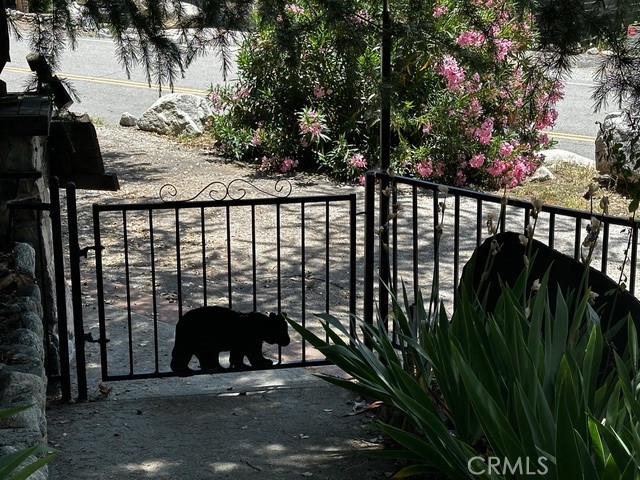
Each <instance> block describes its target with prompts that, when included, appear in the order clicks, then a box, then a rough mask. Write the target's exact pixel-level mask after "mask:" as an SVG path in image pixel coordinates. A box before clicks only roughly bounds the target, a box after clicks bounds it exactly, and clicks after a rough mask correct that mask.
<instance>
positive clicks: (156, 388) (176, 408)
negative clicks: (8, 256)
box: [48, 367, 398, 480]
mask: <svg viewBox="0 0 640 480" xmlns="http://www.w3.org/2000/svg"><path fill="white" fill-rule="evenodd" d="M327 368H329V371H330V372H331V371H332V370H331V367H327ZM313 371H314V370H313V369H282V370H272V371H262V372H246V373H233V374H218V375H211V376H197V377H189V378H168V379H160V380H154V381H136V382H114V383H112V384H109V385H102V386H101V388H98V389H97V390H96V391H94V392H92V394H91V397H93V401H91V402H87V403H82V404H71V405H50V406H49V409H48V421H49V443H50V445H51V446H54V447H55V448H57V449H59V450H60V451H61V454H60V456H59V457H58V458H57V459H56V460H55V461H54V463H53V464H52V466H51V467H50V470H51V478H52V479H60V480H66V479H70V480H73V479H85V478H91V479H144V478H153V479H185V480H196V479H218V478H221V479H222V478H232V479H234V480H242V479H269V480H278V479H282V480H285V479H295V478H305V477H309V478H318V479H336V480H338V479H340V480H372V479H382V478H389V477H390V476H391V474H392V473H393V472H394V471H396V470H397V469H398V467H397V466H396V465H395V464H394V463H393V462H391V461H388V460H380V459H376V458H372V457H369V456H367V455H366V452H367V451H371V450H374V449H380V448H382V446H383V445H382V441H383V440H382V437H381V435H380V434H379V433H378V432H377V431H376V430H375V428H374V427H373V424H372V420H373V419H372V417H371V416H370V415H369V414H367V413H359V414H354V411H357V407H358V406H357V405H354V400H356V398H355V396H354V395H352V394H350V393H349V392H346V391H344V390H341V389H338V388H336V387H333V386H331V385H330V384H328V383H327V382H325V381H323V380H320V379H318V378H316V377H315V376H313V375H312V373H313ZM316 371H317V370H316ZM333 372H335V373H337V371H335V369H334V370H333ZM103 392H105V393H106V392H108V393H106V394H105V393H103ZM354 407H356V410H354Z"/></svg>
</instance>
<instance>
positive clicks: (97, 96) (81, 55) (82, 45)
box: [2, 38, 235, 124]
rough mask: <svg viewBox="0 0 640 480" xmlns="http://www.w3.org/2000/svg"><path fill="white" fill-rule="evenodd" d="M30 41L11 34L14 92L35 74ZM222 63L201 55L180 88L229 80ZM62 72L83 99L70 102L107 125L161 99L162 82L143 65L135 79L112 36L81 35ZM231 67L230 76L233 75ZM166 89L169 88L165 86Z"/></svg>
mask: <svg viewBox="0 0 640 480" xmlns="http://www.w3.org/2000/svg"><path fill="white" fill-rule="evenodd" d="M28 53H29V49H28V44H27V43H26V42H24V41H22V42H18V41H16V40H14V39H12V43H11V58H12V62H11V63H9V64H7V66H6V67H5V69H4V71H3V72H2V79H3V80H4V81H6V82H7V84H8V90H9V91H20V90H22V89H23V86H24V85H25V82H27V81H28V79H29V76H30V74H31V73H30V70H29V66H28V64H27V61H26V56H27V54H28ZM219 65H220V62H219V60H218V58H216V54H215V52H211V54H210V55H208V56H205V57H200V58H198V59H196V61H195V62H194V63H193V64H192V65H191V67H190V68H189V69H188V71H187V72H186V75H185V77H184V78H182V79H179V80H178V81H177V82H176V88H175V91H176V92H181V93H203V92H205V91H206V90H207V89H208V88H209V87H210V86H211V85H212V84H219V83H222V82H224V78H223V75H222V71H221V69H220V67H219ZM58 73H59V76H60V77H62V78H67V79H68V80H70V81H71V83H72V85H73V87H74V88H75V90H76V91H77V93H78V94H79V96H80V99H81V103H76V104H75V105H73V106H72V107H71V110H72V111H74V112H87V113H89V114H90V115H91V116H92V117H93V118H98V119H100V120H102V121H104V122H105V123H108V124H117V123H118V122H119V121H120V117H121V115H122V113H123V112H125V111H128V112H129V113H132V114H134V115H137V116H139V115H141V114H142V112H144V111H145V110H146V109H147V108H149V106H151V104H152V103H153V102H154V101H155V100H156V99H157V98H158V95H159V92H158V86H157V85H153V86H152V87H151V88H149V85H148V83H147V81H146V79H145V76H144V71H143V69H142V68H136V69H135V70H133V71H132V72H131V78H127V75H126V73H125V71H124V69H123V68H122V66H121V65H120V63H119V61H118V58H117V57H116V53H115V45H114V43H113V42H112V41H111V40H110V39H107V38H80V39H79V40H78V45H77V47H76V49H75V50H71V49H68V50H66V51H65V52H64V54H63V56H62V58H61V61H60V71H59V72H58ZM234 75H235V72H234V71H231V72H230V75H229V76H228V79H229V80H231V79H233V78H234ZM163 93H169V91H168V89H166V88H165V89H164V90H163Z"/></svg>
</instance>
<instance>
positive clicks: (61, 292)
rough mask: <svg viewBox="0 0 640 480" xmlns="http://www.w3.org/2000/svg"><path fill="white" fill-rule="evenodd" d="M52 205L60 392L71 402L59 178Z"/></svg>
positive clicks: (52, 188) (53, 182)
mask: <svg viewBox="0 0 640 480" xmlns="http://www.w3.org/2000/svg"><path fill="white" fill-rule="evenodd" d="M49 188H50V191H51V193H50V196H51V204H50V207H49V217H50V218H51V233H52V234H53V266H54V269H55V279H56V308H57V310H58V342H59V347H60V390H61V392H62V401H63V402H68V401H70V400H71V369H70V367H69V332H68V330H67V320H68V318H67V294H66V288H65V286H66V279H65V273H64V254H63V250H62V215H61V213H60V184H59V182H58V178H57V177H53V178H51V179H50V182H49Z"/></svg>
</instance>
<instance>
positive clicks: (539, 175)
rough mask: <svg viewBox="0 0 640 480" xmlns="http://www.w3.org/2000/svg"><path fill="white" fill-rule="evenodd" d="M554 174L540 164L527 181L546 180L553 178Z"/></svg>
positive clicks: (554, 177)
mask: <svg viewBox="0 0 640 480" xmlns="http://www.w3.org/2000/svg"><path fill="white" fill-rule="evenodd" d="M555 179H556V176H555V175H554V174H553V173H552V172H551V170H549V169H548V168H547V167H545V166H542V167H540V168H538V169H537V170H536V171H535V172H533V174H532V175H531V176H530V177H529V178H527V181H529V182H547V181H549V180H555Z"/></svg>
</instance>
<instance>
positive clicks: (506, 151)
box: [498, 142, 514, 157]
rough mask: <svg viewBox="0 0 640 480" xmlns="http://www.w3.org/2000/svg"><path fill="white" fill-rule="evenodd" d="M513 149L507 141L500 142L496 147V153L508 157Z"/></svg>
mask: <svg viewBox="0 0 640 480" xmlns="http://www.w3.org/2000/svg"><path fill="white" fill-rule="evenodd" d="M513 149H514V147H513V145H511V144H510V143H509V142H502V143H501V144H500V147H498V153H500V155H502V156H504V157H508V156H509V155H511V154H512V153H513Z"/></svg>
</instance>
